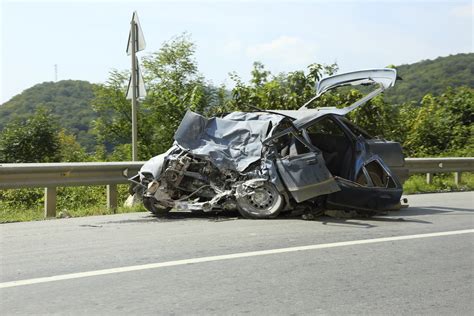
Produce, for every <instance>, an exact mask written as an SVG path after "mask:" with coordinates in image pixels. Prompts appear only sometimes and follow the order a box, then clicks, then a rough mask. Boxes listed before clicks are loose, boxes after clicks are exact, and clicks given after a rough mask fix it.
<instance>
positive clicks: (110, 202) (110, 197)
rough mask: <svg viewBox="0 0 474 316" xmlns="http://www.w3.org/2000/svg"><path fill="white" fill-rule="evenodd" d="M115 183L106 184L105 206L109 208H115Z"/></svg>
mask: <svg viewBox="0 0 474 316" xmlns="http://www.w3.org/2000/svg"><path fill="white" fill-rule="evenodd" d="M117 195H118V194H117V185H116V184H108V185H107V208H108V209H110V210H114V212H115V210H116V209H117Z"/></svg>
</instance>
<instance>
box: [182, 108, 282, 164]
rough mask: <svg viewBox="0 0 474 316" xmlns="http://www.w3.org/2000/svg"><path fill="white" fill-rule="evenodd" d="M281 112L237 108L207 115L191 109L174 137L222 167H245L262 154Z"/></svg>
mask: <svg viewBox="0 0 474 316" xmlns="http://www.w3.org/2000/svg"><path fill="white" fill-rule="evenodd" d="M282 118H283V117H281V118H280V116H279V115H272V114H268V113H241V112H235V113H232V114H229V115H228V116H226V117H224V118H210V119H207V118H205V117H203V116H201V115H199V114H196V113H194V112H192V111H188V112H187V113H186V115H185V116H184V118H183V120H182V121H181V124H180V125H179V127H178V129H177V130H176V133H175V135H174V139H175V140H176V143H177V144H178V145H179V146H181V147H183V148H184V149H186V150H189V151H190V152H191V153H192V154H193V155H196V156H198V157H199V156H200V157H203V158H207V159H209V160H210V161H211V162H212V163H213V164H214V165H215V166H216V167H217V168H219V169H230V170H235V171H239V172H241V171H244V170H245V169H246V168H247V167H248V166H249V165H250V164H252V163H253V162H256V161H258V160H259V159H260V158H261V151H262V141H263V139H265V137H266V135H267V134H268V132H269V129H270V128H271V126H272V124H271V123H272V122H273V124H275V123H276V122H278V121H280V120H281V119H282Z"/></svg>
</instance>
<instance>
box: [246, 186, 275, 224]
mask: <svg viewBox="0 0 474 316" xmlns="http://www.w3.org/2000/svg"><path fill="white" fill-rule="evenodd" d="M241 190H248V192H244V193H245V194H241V195H240V196H239V197H237V207H238V210H239V213H240V215H242V216H243V217H244V218H249V219H265V218H275V217H277V216H278V215H279V214H280V211H281V210H282V208H283V206H284V199H283V196H282V195H281V194H280V193H279V192H278V190H277V189H276V187H275V186H274V185H273V184H272V183H270V182H265V183H264V184H263V185H261V186H259V187H257V188H253V189H250V188H247V189H243V188H241Z"/></svg>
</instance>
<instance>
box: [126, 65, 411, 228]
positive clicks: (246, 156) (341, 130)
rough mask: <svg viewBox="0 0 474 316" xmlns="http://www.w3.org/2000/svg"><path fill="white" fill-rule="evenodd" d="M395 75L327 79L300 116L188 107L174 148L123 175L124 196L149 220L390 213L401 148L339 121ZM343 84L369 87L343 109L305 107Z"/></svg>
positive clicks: (402, 173)
mask: <svg viewBox="0 0 474 316" xmlns="http://www.w3.org/2000/svg"><path fill="white" fill-rule="evenodd" d="M396 78H397V74H396V70H394V69H374V70H365V71H356V72H350V73H345V74H338V75H334V76H331V77H327V78H324V79H322V80H320V81H319V82H318V85H317V88H316V92H317V94H316V96H315V97H314V98H313V99H311V100H309V101H308V102H307V103H306V104H305V105H303V106H302V107H301V108H300V109H299V110H273V111H267V110H256V111H255V112H233V113H230V114H227V115H224V116H222V117H214V118H206V117H203V116H201V115H199V114H197V113H194V112H191V111H188V112H187V113H186V115H185V116H184V118H183V120H182V122H181V123H180V125H179V127H178V129H177V130H176V133H175V135H174V140H175V142H174V144H173V146H172V147H171V148H170V149H169V150H168V151H167V152H165V153H163V154H161V155H158V156H156V157H153V158H151V159H150V160H149V161H147V162H146V163H145V164H144V165H143V167H142V168H141V170H140V172H139V173H138V175H136V176H135V177H133V178H131V179H130V180H131V181H132V182H133V183H134V186H133V191H134V193H135V194H137V195H140V196H141V198H142V200H143V204H144V205H145V207H146V208H147V209H148V210H149V211H150V212H152V213H154V214H157V215H160V214H165V213H167V212H169V211H170V210H172V209H173V210H176V211H187V212H211V211H217V212H218V211H222V210H238V211H239V212H240V214H241V215H242V216H243V217H245V218H254V219H260V218H275V217H277V216H278V215H279V214H280V213H281V212H288V211H295V210H306V211H308V212H313V213H318V212H319V213H318V214H320V213H321V212H324V211H325V210H348V211H349V210H350V211H354V210H355V211H357V212H360V213H363V214H369V215H370V214H376V213H377V212H381V211H389V210H397V209H399V208H400V207H401V203H400V198H401V195H402V183H401V181H400V179H402V180H403V178H404V177H406V175H407V170H406V169H405V168H404V157H403V154H402V149H401V146H400V144H399V143H396V142H392V141H387V140H383V139H379V138H374V137H372V136H370V135H368V134H367V133H366V132H365V131H363V130H362V129H361V128H359V127H357V126H356V125H354V124H353V123H351V122H350V121H349V120H348V119H347V118H345V115H346V114H347V113H349V112H350V111H352V110H354V109H356V108H357V107H359V106H361V105H363V104H364V103H366V102H367V101H368V100H370V99H371V98H373V97H375V96H376V95H378V94H380V93H382V92H383V91H384V90H385V89H387V88H389V87H391V86H393V85H394V84H395V81H396ZM347 85H365V86H366V85H370V86H374V87H375V89H374V90H373V91H372V92H370V93H368V94H367V95H366V96H364V97H363V98H362V99H360V100H358V101H357V102H355V103H354V104H352V105H350V106H348V107H345V108H333V107H331V108H327V107H326V108H315V109H311V108H308V105H309V104H310V103H311V102H312V101H314V100H315V99H316V98H318V97H319V96H321V95H322V94H324V93H325V92H327V91H329V90H332V89H335V88H337V87H341V86H347Z"/></svg>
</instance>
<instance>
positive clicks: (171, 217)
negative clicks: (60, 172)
mask: <svg viewBox="0 0 474 316" xmlns="http://www.w3.org/2000/svg"><path fill="white" fill-rule="evenodd" d="M453 212H474V210H473V209H468V208H456V207H442V206H426V207H409V208H405V209H402V210H400V211H392V212H388V213H387V214H383V215H377V216H373V217H358V216H354V217H350V218H337V217H330V216H326V215H323V216H319V217H316V218H314V219H312V220H310V221H314V222H319V223H321V224H322V225H328V226H329V225H332V226H351V227H357V228H373V227H377V225H375V223H377V222H396V223H419V224H432V222H430V221H425V220H421V219H413V218H406V217H412V216H422V215H434V214H441V215H443V214H451V213H453ZM143 214H144V215H143V216H142V217H140V218H136V219H126V220H118V221H107V222H103V223H99V224H130V223H167V222H176V221H210V222H216V223H217V222H227V221H234V220H242V219H244V218H243V217H242V216H241V215H240V214H239V213H238V212H237V211H223V212H208V213H185V212H170V213H168V214H165V215H154V214H150V213H148V214H146V213H143ZM145 214H146V215H145ZM451 215H454V214H451ZM395 217H397V218H395ZM296 219H301V216H300V215H291V214H288V215H282V216H279V217H278V218H276V219H274V220H296ZM301 220H303V219H301Z"/></svg>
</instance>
